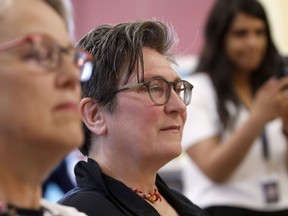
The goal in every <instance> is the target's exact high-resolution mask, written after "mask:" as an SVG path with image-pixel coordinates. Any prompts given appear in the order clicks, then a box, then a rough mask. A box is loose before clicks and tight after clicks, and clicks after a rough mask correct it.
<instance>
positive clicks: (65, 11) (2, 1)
mask: <svg viewBox="0 0 288 216" xmlns="http://www.w3.org/2000/svg"><path fill="white" fill-rule="evenodd" d="M43 1H44V2H46V3H47V4H48V5H49V6H51V7H52V8H53V9H54V10H55V11H56V13H58V14H59V15H60V16H61V17H62V18H63V19H64V21H65V24H66V27H67V30H68V32H69V34H70V36H71V37H73V34H74V22H73V19H72V17H73V12H72V4H71V1H70V0H43ZM12 2H13V1H12V0H0V19H1V16H2V14H3V13H5V11H6V10H8V9H9V7H10V5H11V4H12Z"/></svg>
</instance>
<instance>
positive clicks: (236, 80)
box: [183, 0, 288, 216]
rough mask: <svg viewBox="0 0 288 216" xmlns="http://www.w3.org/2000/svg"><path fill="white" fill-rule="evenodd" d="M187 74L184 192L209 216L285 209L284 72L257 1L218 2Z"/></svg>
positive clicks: (287, 130)
mask: <svg viewBox="0 0 288 216" xmlns="http://www.w3.org/2000/svg"><path fill="white" fill-rule="evenodd" d="M205 40H206V41H205V46H204V48H203V51H202V53H201V55H200V59H199V64H198V67H197V68H196V71H197V72H195V73H194V74H193V75H191V77H190V78H189V79H188V80H189V81H190V82H192V83H193V84H195V92H194V93H195V94H194V96H193V100H192V102H191V105H190V106H189V108H188V119H187V125H186V128H185V129H184V135H183V146H184V148H185V150H186V152H187V155H188V156H189V158H190V159H189V160H188V161H187V163H185V165H184V166H185V167H184V192H185V194H186V195H187V196H188V197H189V198H190V199H191V200H192V201H194V202H195V203H196V204H198V205H199V206H200V207H203V208H205V209H206V211H207V212H208V213H209V214H210V215H212V216H218V215H219V216H220V215H221V216H226V215H229V216H231V215H233V216H238V215H239V216H240V215H241V216H248V215H251V216H252V215H253V216H257V215H261V216H262V215H273V216H276V215H288V174H287V166H286V165H287V162H288V158H287V134H288V118H287V116H288V115H287V112H288V98H287V94H286V93H285V91H284V89H285V88H287V87H288V78H286V77H284V78H281V79H278V78H275V76H274V75H275V74H276V73H278V72H279V71H281V70H282V69H281V58H280V56H279V54H278V52H277V50H276V48H275V46H274V44H273V42H272V39H271V35H270V27H269V25H268V21H267V18H266V14H265V11H264V9H263V8H262V6H261V5H260V4H259V3H258V2H257V1H256V0H217V1H216V3H215V5H214V7H213V9H212V11H211V13H210V16H209V18H208V21H207V25H206V30H205Z"/></svg>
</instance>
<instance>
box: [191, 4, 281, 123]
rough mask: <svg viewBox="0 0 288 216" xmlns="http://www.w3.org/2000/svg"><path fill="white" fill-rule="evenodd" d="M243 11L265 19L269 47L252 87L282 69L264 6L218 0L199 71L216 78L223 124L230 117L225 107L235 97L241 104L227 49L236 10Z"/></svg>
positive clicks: (215, 82)
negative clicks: (225, 47) (225, 45)
mask: <svg viewBox="0 0 288 216" xmlns="http://www.w3.org/2000/svg"><path fill="white" fill-rule="evenodd" d="M239 12H242V13H245V14H247V15H249V16H252V17H256V18H258V19H261V20H262V21H263V22H264V23H265V27H266V37H267V48H266V54H265V56H264V58H263V60H262V63H261V65H260V66H259V67H258V68H257V69H256V70H255V71H253V72H252V74H251V79H250V82H251V87H252V91H253V93H255V92H256V91H257V90H258V89H259V87H260V86H261V85H262V84H263V83H264V82H265V81H266V80H267V79H269V78H270V77H271V76H272V75H273V73H275V71H277V70H280V68H279V67H280V56H279V54H278V51H277V49H276V47H275V45H274V43H273V41H272V38H271V33H270V28H269V24H268V20H267V17H266V14H265V11H264V9H263V7H262V6H261V5H260V3H259V2H257V1H256V0H216V2H215V5H214V6H213V8H212V10H211V12H210V15H209V17H208V19H207V23H206V28H205V35H204V37H205V44H204V47H203V50H202V53H201V54H200V58H199V63H198V65H197V67H196V71H202V72H206V73H207V74H208V75H209V76H210V77H211V80H212V83H213V85H214V87H215V90H216V95H217V99H218V104H217V107H218V112H219V115H220V120H221V122H222V123H223V126H224V127H225V126H227V123H228V120H229V119H230V116H229V113H228V111H227V109H226V107H225V103H226V101H227V100H231V101H232V102H233V103H234V104H235V105H236V107H238V105H239V99H238V98H237V96H236V94H235V91H234V89H233V83H232V76H233V67H232V64H231V62H229V60H228V57H227V54H226V53H225V49H224V40H225V38H226V35H227V32H228V30H229V28H230V25H231V23H232V21H233V19H234V18H235V16H236V14H237V13H239Z"/></svg>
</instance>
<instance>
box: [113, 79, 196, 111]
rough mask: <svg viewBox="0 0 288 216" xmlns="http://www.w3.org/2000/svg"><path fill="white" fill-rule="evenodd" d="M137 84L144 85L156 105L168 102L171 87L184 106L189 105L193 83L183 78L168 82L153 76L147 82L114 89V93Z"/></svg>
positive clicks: (137, 85)
mask: <svg viewBox="0 0 288 216" xmlns="http://www.w3.org/2000/svg"><path fill="white" fill-rule="evenodd" d="M139 86H145V87H146V88H147V90H148V93H149V96H150V98H151V100H152V101H153V103H154V104H156V105H158V106H161V105H164V104H166V103H167V102H168V100H169V98H170V95H171V87H172V88H173V89H174V91H175V92H176V94H177V95H178V96H179V98H181V100H182V101H183V102H184V104H185V105H186V106H187V105H189V104H190V101H191V96H192V89H193V85H192V84H190V83H189V82H188V81H185V80H177V81H176V82H168V81H167V80H164V79H162V78H154V79H151V80H150V81H149V82H141V83H137V84H135V85H131V86H126V87H123V88H121V89H118V90H117V91H115V94H116V93H118V92H121V91H125V90H128V89H133V88H137V87H139Z"/></svg>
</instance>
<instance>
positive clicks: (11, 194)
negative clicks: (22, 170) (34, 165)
mask: <svg viewBox="0 0 288 216" xmlns="http://www.w3.org/2000/svg"><path fill="white" fill-rule="evenodd" d="M41 197H42V193H41V183H38V184H37V183H35V182H29V181H27V180H25V178H21V177H20V176H14V175H9V173H8V174H7V173H4V174H3V172H2V170H1V172H0V200H2V201H3V202H5V203H7V204H9V205H13V206H15V207H19V208H29V209H39V208H40V199H41Z"/></svg>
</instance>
